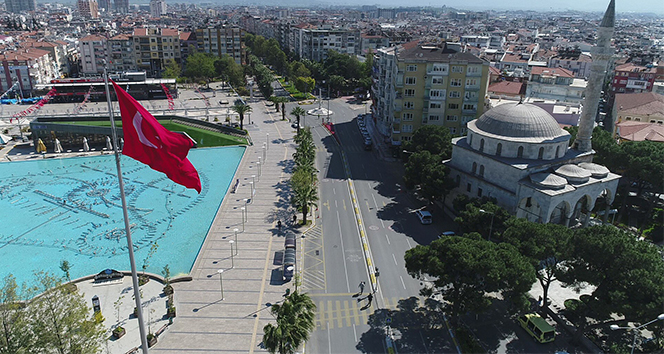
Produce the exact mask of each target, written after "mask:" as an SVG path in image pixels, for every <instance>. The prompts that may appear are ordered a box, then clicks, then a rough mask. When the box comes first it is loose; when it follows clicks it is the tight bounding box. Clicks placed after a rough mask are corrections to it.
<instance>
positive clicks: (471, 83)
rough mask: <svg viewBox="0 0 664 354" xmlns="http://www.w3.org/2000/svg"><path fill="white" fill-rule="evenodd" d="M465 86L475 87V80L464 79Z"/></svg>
mask: <svg viewBox="0 0 664 354" xmlns="http://www.w3.org/2000/svg"><path fill="white" fill-rule="evenodd" d="M466 86H477V79H466Z"/></svg>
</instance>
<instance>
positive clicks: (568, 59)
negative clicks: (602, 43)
mask: <svg viewBox="0 0 664 354" xmlns="http://www.w3.org/2000/svg"><path fill="white" fill-rule="evenodd" d="M592 62H593V60H592V58H591V57H590V55H588V54H584V53H582V52H581V49H579V48H564V49H561V50H558V54H557V55H555V56H553V57H551V59H550V60H549V67H551V68H565V69H567V70H569V71H571V72H573V73H574V77H577V78H580V79H582V78H586V77H588V76H589V75H590V65H592Z"/></svg>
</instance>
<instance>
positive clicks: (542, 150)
mask: <svg viewBox="0 0 664 354" xmlns="http://www.w3.org/2000/svg"><path fill="white" fill-rule="evenodd" d="M543 157H544V148H543V147H541V148H539V153H538V154H537V158H538V159H539V160H541V159H542V158H543Z"/></svg>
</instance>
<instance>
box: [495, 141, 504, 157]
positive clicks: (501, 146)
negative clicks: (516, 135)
mask: <svg viewBox="0 0 664 354" xmlns="http://www.w3.org/2000/svg"><path fill="white" fill-rule="evenodd" d="M502 153H503V144H501V143H498V146H496V156H500V154H502Z"/></svg>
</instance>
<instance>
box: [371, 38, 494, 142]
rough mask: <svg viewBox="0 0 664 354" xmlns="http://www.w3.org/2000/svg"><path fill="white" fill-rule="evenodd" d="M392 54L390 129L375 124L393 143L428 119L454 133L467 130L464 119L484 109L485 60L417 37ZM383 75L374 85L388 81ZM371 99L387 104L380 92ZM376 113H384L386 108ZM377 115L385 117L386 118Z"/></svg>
mask: <svg viewBox="0 0 664 354" xmlns="http://www.w3.org/2000/svg"><path fill="white" fill-rule="evenodd" d="M395 57H396V60H395V64H394V65H393V67H392V80H393V82H394V99H393V103H392V107H393V113H392V120H391V127H390V128H391V129H389V130H387V129H385V127H382V128H379V130H381V131H386V130H387V132H388V134H387V135H388V136H390V137H391V140H392V145H396V146H398V145H401V144H402V143H403V142H405V141H409V140H410V139H411V138H412V135H413V132H414V131H415V130H417V128H419V127H421V126H423V125H427V124H428V125H440V126H443V127H446V128H448V129H449V130H450V133H451V134H452V135H464V134H466V123H468V122H470V121H471V120H473V119H475V118H477V117H479V116H480V115H481V114H482V113H483V112H484V108H485V107H484V98H485V96H486V89H487V84H488V77H489V62H487V61H485V60H482V59H480V58H478V57H476V56H474V55H473V54H470V53H465V52H457V51H455V50H453V49H449V48H448V47H447V45H446V44H442V45H424V44H419V43H417V42H410V43H406V44H403V45H401V46H399V47H397V48H396V55H395ZM379 75H380V74H379ZM382 80H388V78H387V76H385V78H384V79H383V77H381V76H379V77H378V78H377V83H376V84H375V85H374V86H378V87H380V86H386V84H385V82H384V81H382ZM374 91H376V90H374ZM374 99H375V100H376V101H378V102H374V106H375V107H381V106H383V107H384V106H385V105H384V104H383V103H381V102H380V101H381V100H383V98H381V96H380V92H379V95H378V96H377V97H375V98H374ZM376 113H378V114H377V115H378V116H382V115H385V114H389V111H385V110H384V109H383V111H382V112H381V111H378V112H376ZM376 119H377V121H381V122H383V123H385V122H389V118H388V119H385V118H384V117H377V118H376Z"/></svg>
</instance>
